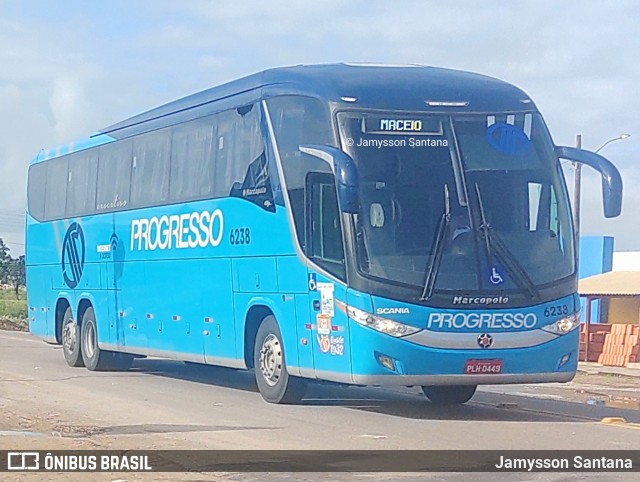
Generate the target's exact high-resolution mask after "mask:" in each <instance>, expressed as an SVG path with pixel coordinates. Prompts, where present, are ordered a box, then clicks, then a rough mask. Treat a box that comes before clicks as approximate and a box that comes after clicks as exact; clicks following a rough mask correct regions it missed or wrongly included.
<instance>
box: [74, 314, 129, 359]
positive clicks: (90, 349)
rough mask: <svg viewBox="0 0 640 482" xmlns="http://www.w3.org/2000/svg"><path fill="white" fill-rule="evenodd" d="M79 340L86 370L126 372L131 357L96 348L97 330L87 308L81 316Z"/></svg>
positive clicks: (94, 318)
mask: <svg viewBox="0 0 640 482" xmlns="http://www.w3.org/2000/svg"><path fill="white" fill-rule="evenodd" d="M80 340H81V343H80V346H81V348H82V359H83V360H84V365H85V366H86V367H87V369H88V370H90V371H106V370H128V369H129V368H130V367H131V363H132V362H133V356H131V355H128V354H125V353H116V352H112V351H107V350H101V349H100V347H99V346H98V328H97V324H96V316H95V313H94V311H93V308H87V310H86V311H85V312H84V315H83V316H82V329H81V330H80Z"/></svg>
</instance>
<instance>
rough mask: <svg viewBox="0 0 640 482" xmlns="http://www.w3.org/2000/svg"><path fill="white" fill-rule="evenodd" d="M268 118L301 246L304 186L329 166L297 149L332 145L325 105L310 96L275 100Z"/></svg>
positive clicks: (270, 101) (332, 136)
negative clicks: (307, 178) (311, 177)
mask: <svg viewBox="0 0 640 482" xmlns="http://www.w3.org/2000/svg"><path fill="white" fill-rule="evenodd" d="M268 106H269V116H270V118H271V123H272V125H273V129H274V132H275V136H276V143H277V145H278V152H279V154H280V159H281V161H282V168H283V170H284V177H285V179H286V183H287V191H288V195H289V202H290V204H291V210H292V213H293V218H294V221H295V225H296V233H297V236H298V241H299V242H300V245H301V246H302V247H303V249H304V246H305V244H306V243H305V236H304V186H305V180H306V176H307V174H308V173H309V172H326V173H330V172H331V168H330V167H329V165H328V164H327V163H326V162H324V161H322V160H320V159H318V158H317V157H314V156H310V155H308V154H303V153H302V152H300V149H299V146H300V145H304V144H324V145H330V146H335V145H336V144H335V139H334V135H333V133H332V130H331V122H330V120H329V115H328V113H327V110H326V109H325V107H324V105H323V104H322V103H321V102H320V101H318V100H316V99H312V98H309V97H294V96H285V97H276V98H273V99H270V100H269V101H268Z"/></svg>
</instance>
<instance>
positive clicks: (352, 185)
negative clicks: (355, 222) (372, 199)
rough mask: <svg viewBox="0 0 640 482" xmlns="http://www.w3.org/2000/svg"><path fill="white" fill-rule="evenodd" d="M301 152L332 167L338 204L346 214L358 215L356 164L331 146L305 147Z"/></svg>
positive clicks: (302, 147)
mask: <svg viewBox="0 0 640 482" xmlns="http://www.w3.org/2000/svg"><path fill="white" fill-rule="evenodd" d="M300 151H301V152H304V153H305V154H309V155H311V156H314V157H317V158H319V159H322V160H323V161H325V162H326V163H327V164H329V166H331V171H332V172H333V175H334V177H335V180H336V192H337V194H338V204H339V205H340V210H341V211H342V212H344V213H349V214H356V213H358V211H359V206H360V203H359V200H358V170H357V169H356V164H355V162H354V161H353V159H352V158H351V156H349V155H348V154H346V153H344V152H343V151H341V150H340V149H337V148H335V147H330V146H318V145H305V146H300Z"/></svg>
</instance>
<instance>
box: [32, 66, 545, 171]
mask: <svg viewBox="0 0 640 482" xmlns="http://www.w3.org/2000/svg"><path fill="white" fill-rule="evenodd" d="M287 94H289V95H307V96H312V97H317V98H320V99H323V100H325V101H327V102H330V103H332V104H334V105H336V106H337V107H340V106H343V107H345V108H362V109H365V108H366V109H384V110H410V111H421V112H454V111H455V112H456V113H466V112H468V113H480V112H487V113H491V112H522V111H532V110H535V109H536V107H535V105H534V103H533V102H532V101H531V99H529V97H528V96H527V94H525V93H524V92H523V91H522V90H520V89H518V88H517V87H515V86H513V85H511V84H508V83H506V82H503V81H501V80H498V79H495V78H492V77H488V76H485V75H481V74H475V73H471V72H464V71H459V70H452V69H444V68H438V67H429V66H423V65H384V64H375V65H374V64H346V63H341V64H324V65H296V66H292V67H280V68H274V69H269V70H264V71H262V72H258V73H255V74H252V75H249V76H247V77H243V78H240V79H237V80H234V81H231V82H228V83H226V84H222V85H220V86H217V87H213V88H211V89H207V90H204V91H202V92H198V93H195V94H192V95H189V96H187V97H183V98H181V99H178V100H175V101H173V102H169V103H168V104H164V105H162V106H160V107H156V108H154V109H151V110H149V111H146V112H143V113H141V114H138V115H135V116H133V117H130V118H128V119H126V120H123V121H121V122H118V123H116V124H112V125H110V126H108V127H106V128H104V129H101V130H100V131H98V132H97V133H96V134H95V135H93V136H92V140H93V142H91V140H83V141H80V142H76V143H73V144H70V145H69V146H66V147H64V148H63V150H64V151H65V152H61V151H60V148H58V149H55V150H50V151H48V152H45V153H44V155H43V156H38V158H37V160H43V159H47V158H51V157H56V156H57V155H60V154H62V153H66V152H73V151H76V150H81V149H84V148H87V147H91V146H94V145H99V144H102V143H104V142H109V141H111V140H114V139H119V138H124V137H129V136H132V135H136V134H140V133H142V132H147V131H150V130H155V129H159V128H162V127H166V126H168V125H173V124H176V123H179V122H183V121H186V120H190V119H194V118H197V117H201V116H204V115H207V114H210V113H214V112H218V111H221V110H226V109H229V108H233V107H239V106H242V105H246V104H248V103H252V102H256V101H258V100H260V99H265V98H269V97H273V96H277V95H287Z"/></svg>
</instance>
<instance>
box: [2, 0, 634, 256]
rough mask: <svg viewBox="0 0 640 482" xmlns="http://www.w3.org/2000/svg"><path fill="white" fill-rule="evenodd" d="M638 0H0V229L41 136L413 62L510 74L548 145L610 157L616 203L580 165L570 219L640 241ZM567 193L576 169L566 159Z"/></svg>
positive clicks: (16, 201) (15, 241)
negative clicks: (610, 207)
mask: <svg viewBox="0 0 640 482" xmlns="http://www.w3.org/2000/svg"><path fill="white" fill-rule="evenodd" d="M639 18H640V2H636V1H633V0H627V1H624V0H622V1H616V2H603V1H601V0H596V1H563V2H557V1H549V0H541V1H534V0H531V1H519V2H510V1H507V0H503V1H494V0H484V1H482V2H478V1H453V2H442V1H424V0H417V1H413V0H406V1H403V0H396V1H393V2H383V1H372V0H367V1H365V0H352V1H348V0H323V1H322V2H302V1H290V0H279V1H277V2H267V1H264V0H261V1H258V0H244V1H241V0H235V1H226V0H217V1H206V0H202V1H200V0H181V1H179V2H177V1H165V0H153V1H147V0H137V1H134V2H132V1H120V0H111V1H109V0H105V1H102V2H93V1H92V2H87V1H86V0H56V1H52V0H49V1H38V0H22V1H18V0H0V193H2V202H1V203H0V237H2V238H3V239H4V240H5V241H6V242H7V244H8V246H9V247H10V248H11V254H12V255H14V256H17V255H19V254H22V252H23V251H24V233H23V231H24V206H25V186H26V173H27V167H28V163H29V161H30V159H32V158H33V157H34V156H35V155H37V154H38V152H39V151H40V150H41V149H45V148H51V147H55V146H58V145H61V144H66V143H68V142H71V141H73V140H77V139H79V138H83V137H86V136H88V135H90V134H92V133H94V132H96V131H98V130H100V129H101V128H103V127H105V126H107V125H110V124H112V123H115V122H117V121H119V120H123V119H125V118H127V117H130V116H132V115H135V114H137V113H140V112H143V111H145V110H148V109H150V108H153V107H155V106H158V105H161V104H163V103H166V102H168V101H171V100H174V99H177V98H180V97H183V96H185V95H187V94H190V93H193V92H197V91H200V90H204V89H206V88H209V87H212V86H215V85H218V84H220V83H223V82H226V81H229V80H233V79H235V78H238V77H241V76H244V75H248V74H251V73H254V72H257V71H260V70H263V69H266V68H271V67H277V66H284V65H294V64H313V63H333V62H382V63H393V64H399V63H417V64H424V65H433V66H439V67H448V68H454V69H460V70H468V71H472V72H478V73H482V74H486V75H490V76H492V77H497V78H499V79H502V80H505V81H507V82H510V83H513V84H515V85H517V86H518V87H520V88H521V89H523V90H524V91H525V92H527V93H528V94H529V95H530V96H531V98H532V99H533V100H534V102H535V103H536V105H537V106H538V108H539V109H540V111H541V112H542V114H543V116H544V117H545V119H546V122H547V124H548V126H549V129H550V130H551V133H552V136H553V139H554V142H555V143H556V144H557V145H574V144H575V136H576V134H578V133H580V134H582V136H583V147H584V148H587V149H591V150H595V149H597V148H598V147H599V146H600V145H602V144H603V143H604V142H605V141H607V140H608V139H611V138H614V137H617V136H619V135H620V134H631V137H630V138H628V139H625V140H621V141H616V142H612V143H610V144H609V145H607V146H606V147H605V148H603V150H602V151H600V153H601V154H602V155H604V156H606V157H607V158H609V159H610V160H611V161H613V162H614V163H615V164H616V165H617V166H618V168H619V169H620V171H621V173H622V177H623V182H624V201H623V213H622V215H621V216H620V217H618V218H615V219H605V218H604V217H603V215H602V201H601V187H600V180H599V176H598V174H597V173H595V172H594V171H592V170H591V169H590V168H585V169H584V170H583V184H582V186H583V187H582V210H581V212H582V233H583V234H597V235H611V236H615V249H616V250H618V251H630V250H640V223H638V215H637V213H638V211H639V210H640V164H639V163H638V162H637V161H638V160H639V159H640V116H639V115H638V113H639V112H640V97H639V96H638V95H636V94H638V92H637V91H636V89H639V87H640V24H639V23H638V19H639ZM565 174H566V177H567V183H568V184H569V187H570V191H572V185H573V177H572V176H573V171H572V168H571V165H570V163H566V164H565Z"/></svg>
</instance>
